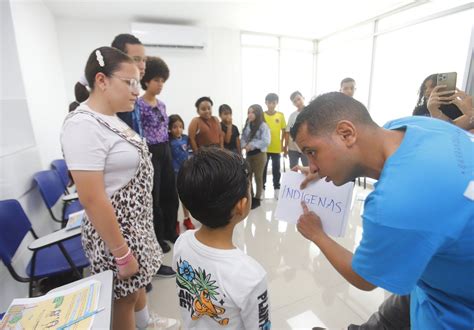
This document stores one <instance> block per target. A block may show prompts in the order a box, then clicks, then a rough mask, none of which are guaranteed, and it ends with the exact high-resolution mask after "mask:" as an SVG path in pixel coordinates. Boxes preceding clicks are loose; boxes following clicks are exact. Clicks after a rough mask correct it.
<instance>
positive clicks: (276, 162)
mask: <svg viewBox="0 0 474 330" xmlns="http://www.w3.org/2000/svg"><path fill="white" fill-rule="evenodd" d="M280 158H281V155H280V154H279V153H278V154H274V153H269V152H267V163H266V164H265V169H264V170H263V189H265V184H266V182H267V167H268V162H269V161H270V159H271V160H272V175H273V189H280V177H281V173H280Z"/></svg>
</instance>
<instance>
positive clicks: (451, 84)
mask: <svg viewBox="0 0 474 330" xmlns="http://www.w3.org/2000/svg"><path fill="white" fill-rule="evenodd" d="M456 79H457V73H456V72H445V73H438V74H437V75H436V86H441V85H445V86H446V87H443V88H440V89H438V92H445V91H453V92H452V93H448V94H443V95H444V96H451V95H453V94H454V92H455V91H456Z"/></svg>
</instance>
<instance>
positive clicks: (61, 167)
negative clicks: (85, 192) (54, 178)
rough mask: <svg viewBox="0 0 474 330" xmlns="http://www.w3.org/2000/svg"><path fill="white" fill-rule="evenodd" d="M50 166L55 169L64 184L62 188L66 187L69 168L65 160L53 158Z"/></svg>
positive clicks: (68, 180) (68, 179)
mask: <svg viewBox="0 0 474 330" xmlns="http://www.w3.org/2000/svg"><path fill="white" fill-rule="evenodd" d="M51 167H52V168H53V170H55V171H56V172H57V173H58V175H59V177H60V178H61V181H62V182H63V184H64V188H65V189H67V187H68V186H69V182H70V178H69V170H68V168H67V165H66V161H65V160H64V159H55V160H53V161H52V162H51Z"/></svg>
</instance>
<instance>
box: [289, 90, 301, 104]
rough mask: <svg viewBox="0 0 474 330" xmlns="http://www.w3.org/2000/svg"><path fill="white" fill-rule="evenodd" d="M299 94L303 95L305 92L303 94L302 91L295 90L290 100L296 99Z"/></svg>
mask: <svg viewBox="0 0 474 330" xmlns="http://www.w3.org/2000/svg"><path fill="white" fill-rule="evenodd" d="M297 96H301V97H303V94H301V93H300V91H294V92H293V93H291V95H290V101H291V102H293V100H294V99H295V98H296V97H297Z"/></svg>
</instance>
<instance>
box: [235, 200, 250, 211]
mask: <svg viewBox="0 0 474 330" xmlns="http://www.w3.org/2000/svg"><path fill="white" fill-rule="evenodd" d="M248 203H250V201H249V199H248V198H247V197H242V198H241V199H240V200H239V201H238V202H237V204H235V207H234V211H235V214H236V215H244V214H245V212H246V210H247V205H248Z"/></svg>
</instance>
